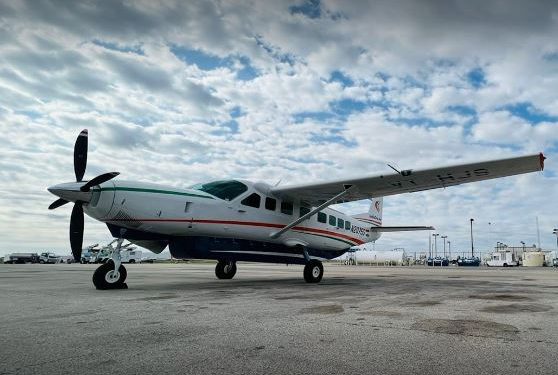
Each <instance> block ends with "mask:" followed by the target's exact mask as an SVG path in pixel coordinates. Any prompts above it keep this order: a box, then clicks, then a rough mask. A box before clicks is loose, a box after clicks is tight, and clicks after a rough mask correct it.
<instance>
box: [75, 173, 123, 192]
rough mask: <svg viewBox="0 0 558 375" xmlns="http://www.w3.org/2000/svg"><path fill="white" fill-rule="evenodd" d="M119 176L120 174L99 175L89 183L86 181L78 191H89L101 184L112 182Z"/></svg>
mask: <svg viewBox="0 0 558 375" xmlns="http://www.w3.org/2000/svg"><path fill="white" fill-rule="evenodd" d="M119 174H120V172H109V173H104V174H102V175H99V176H97V177H95V178H94V179H92V180H91V181H88V182H87V183H86V184H85V185H83V186H82V187H81V188H80V189H79V190H81V191H89V190H90V189H91V187H92V186H96V185H100V184H102V183H103V182H107V181H108V180H112V179H113V178H115V177H116V176H118V175H119Z"/></svg>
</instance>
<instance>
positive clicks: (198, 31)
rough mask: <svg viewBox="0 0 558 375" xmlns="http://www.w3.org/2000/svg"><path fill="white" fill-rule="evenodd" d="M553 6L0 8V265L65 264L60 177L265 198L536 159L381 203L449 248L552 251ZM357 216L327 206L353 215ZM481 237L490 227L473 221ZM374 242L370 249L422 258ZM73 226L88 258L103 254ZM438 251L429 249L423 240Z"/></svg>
mask: <svg viewBox="0 0 558 375" xmlns="http://www.w3.org/2000/svg"><path fill="white" fill-rule="evenodd" d="M557 88H558V6H557V5H556V3H555V2H552V1H548V2H544V1H486V0H478V1H476V0H473V1H457V0H454V1H451V0H450V1H441V0H440V1H393V0H389V1H388V0H386V1H375V2H369V1H319V0H316V1H293V2H287V1H234V2H233V1H230V2H229V1H188V2H184V1H176V2H173V1H158V2H153V1H151V0H146V1H143V2H142V1H99V2H96V1H75V2H71V1H56V0H49V1H40V0H38V1H31V0H29V1H14V0H0V145H1V146H0V173H1V177H2V183H1V184H0V207H1V210H0V228H1V229H0V234H1V237H0V255H1V254H4V253H8V252H12V251H15V250H17V251H31V250H32V251H40V250H54V251H57V252H60V253H69V243H68V239H67V237H68V225H69V217H70V212H71V205H67V206H64V207H62V208H59V209H57V210H56V211H48V210H47V207H48V205H49V204H50V203H51V202H52V201H53V200H54V199H55V197H54V196H52V195H50V194H49V193H48V192H47V191H46V187H47V186H50V185H54V184H56V183H60V182H67V181H72V180H73V178H74V175H73V167H72V152H73V151H72V149H73V143H74V141H75V137H76V136H77V135H78V133H79V131H80V130H81V129H83V128H88V129H89V134H90V137H89V140H90V141H89V159H88V161H89V164H88V169H87V172H86V177H89V178H91V177H93V176H96V175H98V174H100V173H103V172H107V171H119V172H121V174H122V175H121V177H119V178H123V179H138V180H143V181H149V182H157V183H163V184H170V185H173V186H178V187H186V186H189V185H192V184H194V183H197V182H203V181H208V180H214V179H223V178H234V177H237V178H246V179H251V180H261V181H266V182H269V183H275V182H277V181H278V180H282V182H281V183H282V184H288V183H303V182H313V181H323V180H328V179H331V178H340V177H346V176H363V175H374V174H378V173H387V172H390V171H391V170H390V169H389V168H388V167H387V166H386V164H387V163H390V164H392V165H396V166H398V167H399V168H403V169H420V168H427V167H435V166H443V165H448V164H454V163H461V162H470V161H479V160H485V159H488V160H489V159H497V158H503V157H511V156H519V155H523V154H531V153H537V152H540V151H544V153H545V155H546V156H547V157H548V160H547V163H546V170H545V172H544V173H538V174H537V173H534V174H529V175H522V176H518V177H510V178H506V179H501V180H498V181H488V182H483V183H477V184H470V185H463V186H459V187H453V188H448V189H446V190H434V191H429V192H422V193H414V194H405V195H400V196H393V197H389V198H386V200H385V202H384V203H385V207H384V224H385V225H433V226H435V227H436V228H437V231H438V232H439V233H441V234H445V235H447V236H448V239H449V240H450V241H451V242H452V245H451V246H452V249H454V250H458V249H468V248H470V243H469V218H474V219H475V237H476V247H478V248H481V249H487V248H488V247H489V246H493V244H495V243H496V241H501V242H505V243H508V244H509V245H514V244H515V245H518V244H519V242H520V241H524V242H526V243H527V244H533V243H536V242H537V230H536V224H535V220H536V217H537V216H538V219H539V223H540V233H541V244H542V245H543V247H546V248H550V249H554V248H555V247H556V238H555V237H553V235H552V229H553V228H557V227H558V215H557V212H558V210H557V209H558V203H557V202H558V189H557V182H558V177H557V172H558V167H557V165H558V164H557V163H558V90H557ZM366 206H367V203H366V202H361V203H354V204H349V205H345V206H344V207H341V209H344V210H345V211H348V212H350V213H356V212H359V211H363V210H366ZM489 223H491V224H489ZM428 236H429V233H426V232H420V233H405V234H385V235H384V236H382V238H381V239H380V240H379V241H378V243H377V246H376V247H377V248H380V249H391V248H394V247H404V248H405V249H406V250H408V251H411V252H412V251H419V250H422V249H425V248H426V247H427V246H428ZM109 239H110V235H109V233H108V231H107V230H106V227H105V226H104V225H102V224H100V223H98V222H95V221H93V220H92V219H90V218H88V217H86V221H85V239H84V242H85V244H87V243H92V242H99V241H105V240H106V241H108V240H109ZM440 246H441V245H440Z"/></svg>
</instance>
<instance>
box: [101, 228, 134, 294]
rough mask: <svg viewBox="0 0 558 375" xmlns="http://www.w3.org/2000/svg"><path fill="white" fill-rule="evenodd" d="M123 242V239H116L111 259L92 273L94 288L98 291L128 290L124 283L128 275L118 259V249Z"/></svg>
mask: <svg viewBox="0 0 558 375" xmlns="http://www.w3.org/2000/svg"><path fill="white" fill-rule="evenodd" d="M123 241H124V239H123V238H119V239H118V242H117V243H116V248H115V249H114V250H113V251H112V254H111V259H110V260H109V261H107V262H106V263H103V264H101V266H100V267H99V268H97V269H96V270H95V272H94V273H93V285H95V288H97V289H100V290H106V289H128V285H127V284H126V283H125V282H124V281H126V276H127V275H128V273H127V272H126V268H125V267H124V266H123V265H122V262H121V259H120V247H121V245H122V242H123ZM117 270H118V271H117Z"/></svg>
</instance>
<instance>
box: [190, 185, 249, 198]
mask: <svg viewBox="0 0 558 375" xmlns="http://www.w3.org/2000/svg"><path fill="white" fill-rule="evenodd" d="M191 189H194V190H200V191H203V192H205V193H208V194H211V195H213V196H216V197H217V198H221V199H224V200H227V201H232V200H233V199H234V198H236V197H238V196H239V195H240V194H242V193H244V192H245V191H246V190H248V186H246V185H244V184H243V183H242V182H239V181H235V180H227V181H213V182H209V183H207V184H199V185H194V186H192V187H191Z"/></svg>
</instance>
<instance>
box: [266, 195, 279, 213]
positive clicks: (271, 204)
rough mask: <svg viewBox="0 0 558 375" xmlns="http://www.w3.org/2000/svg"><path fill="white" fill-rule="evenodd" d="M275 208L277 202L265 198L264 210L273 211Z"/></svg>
mask: <svg viewBox="0 0 558 375" xmlns="http://www.w3.org/2000/svg"><path fill="white" fill-rule="evenodd" d="M276 208H277V200H275V199H273V198H269V197H267V198H265V209H266V210H270V211H275V209H276Z"/></svg>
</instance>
